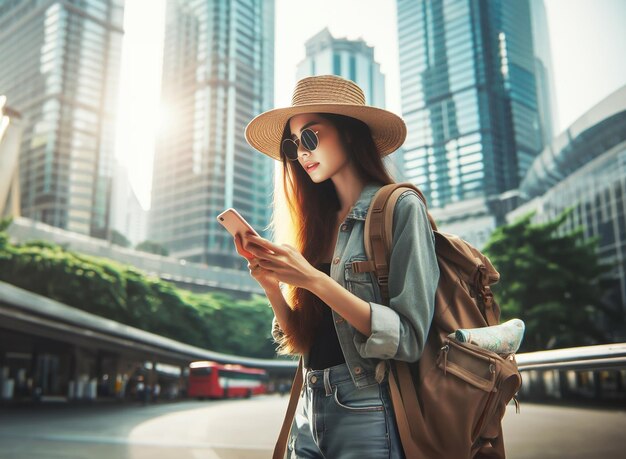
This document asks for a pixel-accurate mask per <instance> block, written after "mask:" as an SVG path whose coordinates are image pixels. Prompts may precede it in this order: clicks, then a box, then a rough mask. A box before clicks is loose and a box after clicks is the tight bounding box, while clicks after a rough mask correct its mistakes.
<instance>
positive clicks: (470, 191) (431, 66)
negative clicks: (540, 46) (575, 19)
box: [397, 0, 542, 208]
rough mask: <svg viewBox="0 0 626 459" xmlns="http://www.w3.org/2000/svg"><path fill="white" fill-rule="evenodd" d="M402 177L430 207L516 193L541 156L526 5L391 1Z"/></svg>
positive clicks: (456, 0) (445, 0) (497, 1)
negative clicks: (402, 130) (402, 125)
mask: <svg viewBox="0 0 626 459" xmlns="http://www.w3.org/2000/svg"><path fill="white" fill-rule="evenodd" d="M397 19H398V44H399V49H400V87H401V101H402V116H403V117H404V119H405V121H406V123H407V128H408V134H407V139H406V141H405V144H404V149H405V154H404V166H405V173H406V179H407V180H409V181H411V182H412V183H415V184H416V185H417V186H418V187H420V189H421V190H422V191H423V192H424V194H425V196H426V198H427V199H428V202H429V204H430V206H432V207H435V208H436V207H444V206H446V205H448V204H451V203H454V202H457V201H463V200H466V199H472V198H478V197H484V198H486V197H488V196H493V195H497V194H500V193H503V192H505V191H507V190H511V189H514V188H516V187H517V186H518V184H519V181H520V180H521V178H522V177H523V176H524V174H525V172H526V170H527V169H528V167H529V166H530V163H531V162H532V160H533V159H534V157H535V156H536V155H537V154H538V153H539V152H540V151H541V149H542V144H541V135H540V127H539V122H538V119H539V118H538V112H537V100H536V91H535V76H534V58H533V47H532V34H531V25H530V11H529V5H528V2H527V1H526V0H520V1H516V2H505V1H500V0H493V1H489V2H486V1H473V0H454V1H453V0H432V1H431V0H428V1H426V0H397Z"/></svg>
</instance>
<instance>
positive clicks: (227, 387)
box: [187, 360, 268, 400]
mask: <svg viewBox="0 0 626 459" xmlns="http://www.w3.org/2000/svg"><path fill="white" fill-rule="evenodd" d="M267 380H268V376H267V371H265V370H262V369H260V368H249V367H245V366H243V365H236V364H225V365H223V364H220V363H217V362H212V361H209V360H199V361H197V362H191V363H190V364H189V383H188V387H187V395H188V396H189V397H196V398H198V399H200V400H202V399H203V398H227V397H250V396H252V395H256V394H265V393H267Z"/></svg>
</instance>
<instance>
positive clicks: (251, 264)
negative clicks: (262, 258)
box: [234, 234, 279, 291]
mask: <svg viewBox="0 0 626 459" xmlns="http://www.w3.org/2000/svg"><path fill="white" fill-rule="evenodd" d="M234 240H235V248H236V250H237V253H238V254H239V255H241V256H242V257H244V258H245V259H246V260H248V269H249V270H250V275H251V276H252V277H253V278H254V280H256V281H257V282H258V283H259V285H261V287H262V288H263V290H266V291H267V290H270V289H275V288H278V287H279V284H278V282H279V281H278V279H277V277H276V274H275V273H273V272H272V271H268V270H267V269H264V268H262V267H261V266H259V264H258V263H259V261H258V259H257V258H256V257H255V256H254V254H252V253H250V252H248V251H247V250H246V249H244V248H243V245H242V241H241V236H240V235H239V234H236V235H235V237H234Z"/></svg>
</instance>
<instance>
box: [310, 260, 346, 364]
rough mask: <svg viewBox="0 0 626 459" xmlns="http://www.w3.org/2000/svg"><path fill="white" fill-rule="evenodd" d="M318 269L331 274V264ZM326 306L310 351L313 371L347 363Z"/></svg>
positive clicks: (330, 312) (320, 266)
mask: <svg viewBox="0 0 626 459" xmlns="http://www.w3.org/2000/svg"><path fill="white" fill-rule="evenodd" d="M318 269H319V270H320V271H323V272H325V273H326V274H330V263H320V265H319V267H318ZM324 305H325V307H324V309H323V310H324V313H323V316H322V320H321V322H320V324H319V327H318V329H317V333H316V335H315V340H314V341H313V345H312V346H311V349H310V351H309V368H310V369H312V370H322V369H324V368H328V367H332V366H334V365H339V364H340V363H344V362H345V361H346V359H345V358H344V356H343V352H342V351H341V346H340V345H339V339H338V338H337V331H336V330H335V324H334V323H333V315H332V310H331V309H330V306H328V305H327V304H326V303H324Z"/></svg>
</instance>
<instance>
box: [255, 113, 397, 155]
mask: <svg viewBox="0 0 626 459" xmlns="http://www.w3.org/2000/svg"><path fill="white" fill-rule="evenodd" d="M300 113H336V114H339V115H345V116H350V117H352V118H356V119H359V120H361V121H363V122H364V123H365V124H367V125H368V126H369V128H370V131H371V133H372V138H373V140H374V143H375V144H376V148H377V149H378V152H379V153H380V155H381V156H386V155H388V154H389V153H393V152H394V151H396V150H397V149H398V148H399V147H400V146H401V145H402V144H403V143H404V140H405V138H406V124H405V123H404V120H403V119H402V118H401V117H399V116H398V115H396V114H395V113H393V112H390V111H388V110H384V109H382V108H378V107H372V106H370V105H355V104H340V103H335V104H307V105H298V106H293V107H285V108H275V109H272V110H268V111H266V112H263V113H261V114H259V115H257V116H255V117H254V118H253V119H252V120H251V121H250V122H249V123H248V125H247V126H246V129H245V137H246V141H247V142H248V143H249V144H250V145H251V146H252V147H254V148H255V149H257V150H258V151H260V152H261V153H263V154H266V155H268V156H270V157H271V158H273V159H275V160H277V161H280V160H281V159H280V141H281V139H282V135H283V131H284V129H285V124H286V123H287V121H288V120H289V118H291V117H292V116H294V115H297V114H300Z"/></svg>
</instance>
